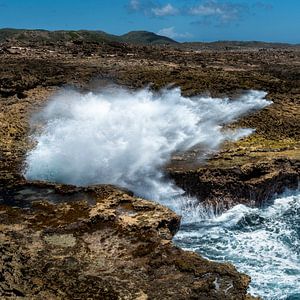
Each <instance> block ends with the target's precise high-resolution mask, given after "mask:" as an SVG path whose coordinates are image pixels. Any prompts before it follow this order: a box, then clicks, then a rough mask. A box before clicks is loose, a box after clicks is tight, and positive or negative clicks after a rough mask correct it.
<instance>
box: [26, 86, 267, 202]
mask: <svg viewBox="0 0 300 300" xmlns="http://www.w3.org/2000/svg"><path fill="white" fill-rule="evenodd" d="M265 96H266V93H265V92H260V91H249V92H248V93H246V94H244V95H242V96H241V97H240V98H239V99H237V100H229V99H227V98H224V99H220V98H211V97H200V96H197V97H192V98H188V97H184V96H182V94H181V91H180V89H179V88H173V89H164V90H162V91H160V92H158V93H154V92H152V91H150V90H149V89H142V90H139V91H129V90H126V89H122V88H107V89H105V90H102V91H101V92H99V93H86V94H81V93H78V92H75V91H70V90H65V91H62V92H61V93H60V94H58V95H56V96H54V98H53V99H52V100H51V101H50V102H49V103H48V104H47V106H46V107H45V108H44V109H43V110H42V111H41V112H40V113H39V114H38V115H36V116H34V118H33V120H32V128H34V129H35V131H34V134H33V136H32V137H33V140H34V141H35V143H36V146H35V147H34V148H33V150H32V151H30V152H29V154H28V156H27V159H26V169H25V176H26V177H27V178H28V179H31V180H32V179H38V180H47V181H53V182H59V183H67V184H74V185H90V184H98V183H110V184H116V185H120V186H123V187H127V188H129V189H130V190H132V191H134V192H135V193H136V194H138V195H140V196H143V197H146V198H150V199H153V200H157V201H159V200H162V199H170V198H172V197H174V196H178V195H179V194H182V191H181V190H180V189H178V188H177V187H175V186H174V185H173V184H172V183H171V182H170V181H169V180H168V179H166V178H165V176H164V174H163V171H162V168H163V166H164V165H165V164H166V163H167V162H168V161H169V160H170V157H171V155H172V154H174V153H176V152H182V151H186V150H188V149H190V148H192V147H194V146H198V145H201V149H203V152H202V156H200V157H199V159H203V158H205V157H206V156H207V155H209V154H211V153H213V152H214V151H216V150H217V149H218V148H219V146H220V145H221V144H222V143H223V142H224V141H226V140H237V139H240V138H242V137H245V136H247V135H249V134H251V133H252V132H253V130H252V129H237V130H229V129H226V130H225V129H224V125H226V124H229V123H231V122H233V121H235V120H236V119H237V118H239V117H241V116H243V115H245V114H248V113H249V112H251V111H253V110H257V109H261V108H263V107H265V106H267V105H269V104H270V101H267V100H266V99H264V97H265ZM41 125H42V126H41ZM39 128H41V129H39Z"/></svg>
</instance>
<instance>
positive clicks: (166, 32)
mask: <svg viewBox="0 0 300 300" xmlns="http://www.w3.org/2000/svg"><path fill="white" fill-rule="evenodd" d="M157 34H158V35H163V36H167V37H169V38H171V39H176V38H179V39H180V38H183V39H184V38H190V37H192V35H191V34H190V33H188V32H185V33H178V32H176V31H175V28H174V27H173V26H172V27H167V28H162V29H161V30H159V31H158V32H157Z"/></svg>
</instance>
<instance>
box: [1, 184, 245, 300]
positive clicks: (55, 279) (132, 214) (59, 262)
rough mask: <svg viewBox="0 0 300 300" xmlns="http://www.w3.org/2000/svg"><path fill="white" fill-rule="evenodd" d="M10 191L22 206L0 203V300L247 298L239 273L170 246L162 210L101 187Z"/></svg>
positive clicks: (174, 225) (172, 221) (168, 217)
mask: <svg viewBox="0 0 300 300" xmlns="http://www.w3.org/2000/svg"><path fill="white" fill-rule="evenodd" d="M37 191H38V192H37ZM18 195H19V196H20V195H21V196H22V197H23V201H25V202H26V204H27V205H25V207H24V208H23V209H21V208H18V207H13V206H7V205H3V204H2V205H0V223H1V225H0V228H1V230H0V253H1V256H0V269H1V278H0V295H1V297H2V299H5V298H10V297H17V296H20V297H26V298H28V299H32V298H34V299H246V298H247V297H249V298H247V299H250V296H246V294H247V292H246V290H247V286H248V284H249V281H250V279H249V277H248V276H247V275H243V274H240V273H238V272H237V271H236V269H235V268H234V267H233V266H232V265H230V264H219V263H214V262H210V261H208V260H205V259H203V258H201V257H199V256H198V255H196V254H194V253H191V252H184V251H183V250H181V249H179V248H177V247H175V246H174V245H173V243H172V241H171V239H172V237H173V235H174V234H175V233H176V231H177V230H178V228H179V223H180V218H179V217H178V216H177V215H176V214H175V213H173V212H172V211H170V210H169V209H167V208H165V207H162V206H160V205H157V204H155V203H153V202H149V201H146V200H143V199H139V198H135V197H133V196H132V194H131V193H130V192H128V191H124V190H120V189H117V188H114V187H111V186H107V185H106V186H94V187H88V188H82V189H79V188H76V187H72V186H64V185H51V184H45V183H39V182H36V183H28V182H26V183H24V184H21V185H19V186H15V187H14V188H13V189H11V190H9V191H7V190H6V193H5V192H4V191H2V192H1V197H2V199H6V200H9V199H7V198H9V197H11V198H16V197H17V196H18ZM41 195H43V196H41ZM78 195H79V196H78ZM74 199H75V200H74ZM2 202H3V201H2Z"/></svg>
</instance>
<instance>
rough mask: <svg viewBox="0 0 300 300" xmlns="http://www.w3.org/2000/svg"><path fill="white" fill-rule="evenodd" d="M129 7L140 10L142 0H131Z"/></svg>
mask: <svg viewBox="0 0 300 300" xmlns="http://www.w3.org/2000/svg"><path fill="white" fill-rule="evenodd" d="M129 7H130V8H131V9H132V10H139V9H140V1H139V0H130V1H129Z"/></svg>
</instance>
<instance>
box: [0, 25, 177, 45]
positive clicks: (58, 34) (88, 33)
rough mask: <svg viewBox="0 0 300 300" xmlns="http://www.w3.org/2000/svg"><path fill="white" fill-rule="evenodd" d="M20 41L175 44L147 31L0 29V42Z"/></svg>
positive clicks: (166, 38)
mask: <svg viewBox="0 0 300 300" xmlns="http://www.w3.org/2000/svg"><path fill="white" fill-rule="evenodd" d="M7 40H9V41H20V42H43V41H45V42H54V43H55V42H58V41H62V42H68V41H84V42H121V43H122V42H123V43H132V44H146V45H149V44H151V45H162V44H177V42H176V41H174V40H172V39H170V38H168V37H165V36H161V35H157V34H155V33H153V32H148V31H132V32H128V33H127V34H124V35H121V36H117V35H112V34H108V33H106V32H104V31H92V30H76V31H75V30H58V31H48V30H42V29H35V30H28V29H11V28H4V29H0V43H1V42H2V43H3V42H5V41H7Z"/></svg>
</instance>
